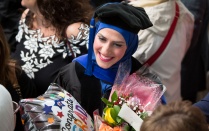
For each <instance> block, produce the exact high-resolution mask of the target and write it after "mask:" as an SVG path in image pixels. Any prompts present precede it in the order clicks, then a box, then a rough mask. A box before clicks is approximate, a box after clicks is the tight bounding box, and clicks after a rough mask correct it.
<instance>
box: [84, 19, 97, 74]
mask: <svg viewBox="0 0 209 131" xmlns="http://www.w3.org/2000/svg"><path fill="white" fill-rule="evenodd" d="M94 36H95V19H94V18H92V19H91V22H90V31H89V48H88V61H87V68H86V71H85V74H86V75H89V76H91V75H92V54H93V43H94Z"/></svg>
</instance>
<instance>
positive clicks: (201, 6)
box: [181, 0, 209, 103]
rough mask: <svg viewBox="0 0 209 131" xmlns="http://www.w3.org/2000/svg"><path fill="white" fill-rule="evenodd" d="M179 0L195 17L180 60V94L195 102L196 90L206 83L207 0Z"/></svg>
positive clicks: (208, 13)
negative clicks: (187, 46)
mask: <svg viewBox="0 0 209 131" xmlns="http://www.w3.org/2000/svg"><path fill="white" fill-rule="evenodd" d="M181 1H182V3H183V4H184V5H185V6H186V7H187V8H188V10H189V11H191V13H192V14H193V15H194V18H195V24H194V31H193V36H192V40H191V46H190V48H189V49H188V52H187V53H186V55H185V57H184V59H183V62H182V68H181V94H182V98H183V100H190V101H192V102H193V103H195V102H196V100H197V93H198V91H202V90H205V89H206V83H207V82H206V79H207V78H206V77H207V71H208V65H209V64H208V62H209V60H208V38H207V34H208V33H207V32H208V24H209V1H208V0H190V1H188V0H181ZM188 81H189V82H188Z"/></svg>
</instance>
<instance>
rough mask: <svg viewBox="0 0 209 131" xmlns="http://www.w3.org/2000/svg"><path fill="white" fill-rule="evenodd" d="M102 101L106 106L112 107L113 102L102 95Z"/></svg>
mask: <svg viewBox="0 0 209 131" xmlns="http://www.w3.org/2000/svg"><path fill="white" fill-rule="evenodd" d="M101 99H102V101H103V102H104V103H105V104H106V105H107V106H108V107H112V106H113V102H110V101H108V100H107V99H106V98H104V97H102V98H101Z"/></svg>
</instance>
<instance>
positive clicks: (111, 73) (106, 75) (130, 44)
mask: <svg viewBox="0 0 209 131" xmlns="http://www.w3.org/2000/svg"><path fill="white" fill-rule="evenodd" d="M94 25H95V23H94V19H92V21H91V26H90V34H89V49H88V54H87V55H83V56H80V57H77V58H75V59H74V60H73V61H77V62H78V63H80V64H81V65H82V66H83V67H84V68H85V69H86V71H85V74H86V75H89V76H92V75H94V76H95V77H96V78H98V79H100V80H102V81H105V82H107V83H110V84H113V83H114V80H115V77H116V74H117V70H118V67H119V64H120V63H121V62H124V61H126V60H128V59H131V57H132V55H133V53H134V52H135V51H136V49H137V47H138V35H137V34H134V33H132V32H130V31H127V30H124V29H122V28H119V27H117V26H114V25H110V24H106V23H103V22H101V21H99V22H97V23H96V28H95V26H94ZM104 28H110V29H113V30H115V31H117V32H119V33H120V34H121V35H122V36H123V37H124V39H125V41H126V45H127V50H126V52H125V54H124V56H123V57H122V58H121V59H120V60H119V61H118V62H117V63H115V64H114V65H112V66H111V67H110V68H108V69H103V68H101V67H100V66H99V65H98V64H97V62H96V58H95V54H94V51H93V43H94V38H95V35H96V34H97V33H98V32H99V31H100V30H102V29H104ZM130 65H131V64H130ZM130 68H131V67H130Z"/></svg>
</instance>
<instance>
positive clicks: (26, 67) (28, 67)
mask: <svg viewBox="0 0 209 131" xmlns="http://www.w3.org/2000/svg"><path fill="white" fill-rule="evenodd" d="M33 67H34V65H32V64H31V63H30V62H26V63H25V64H24V65H23V66H22V69H23V70H24V71H25V73H26V74H27V75H28V77H29V78H31V79H33V78H34V72H37V71H38V69H36V68H33Z"/></svg>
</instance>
